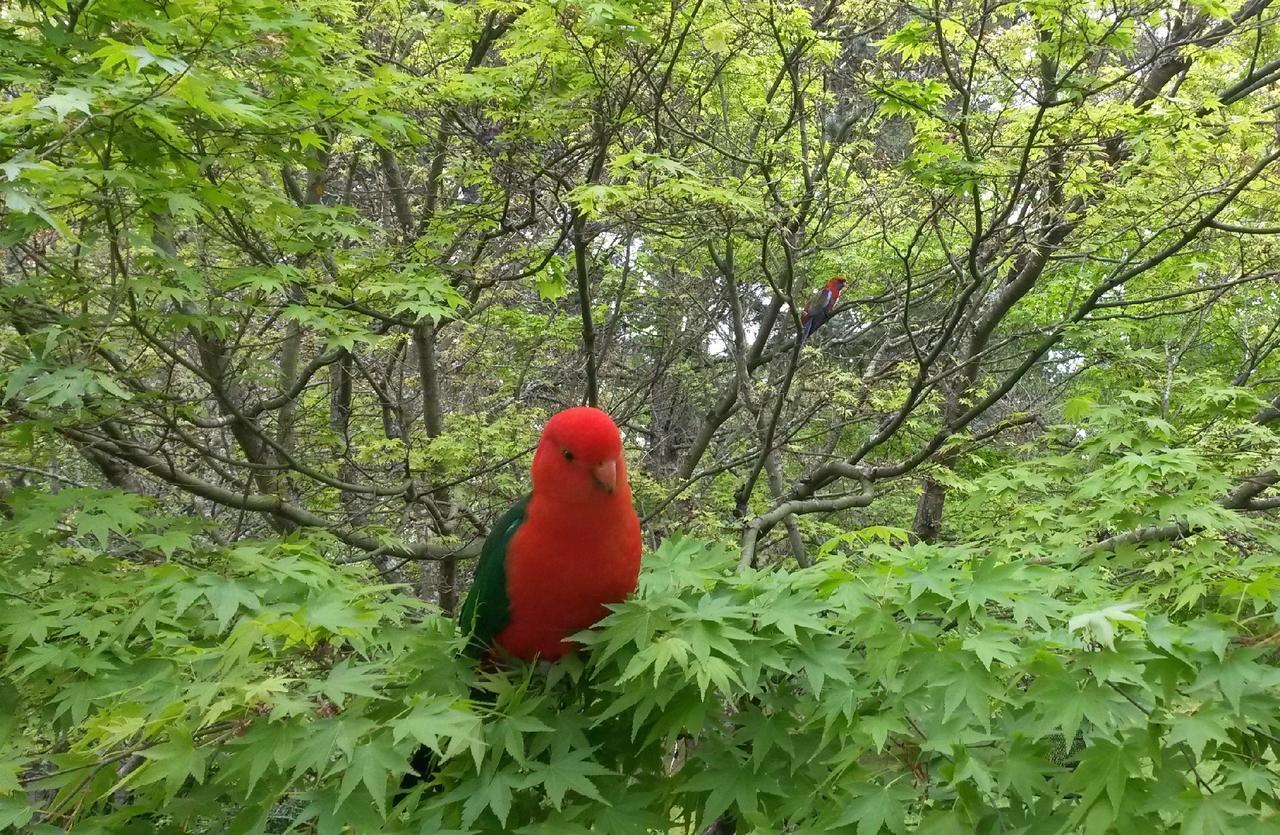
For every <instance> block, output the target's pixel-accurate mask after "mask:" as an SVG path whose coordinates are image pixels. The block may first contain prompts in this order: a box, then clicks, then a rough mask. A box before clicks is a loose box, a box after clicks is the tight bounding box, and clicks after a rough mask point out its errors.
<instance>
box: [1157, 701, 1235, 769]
mask: <svg viewBox="0 0 1280 835" xmlns="http://www.w3.org/2000/svg"><path fill="white" fill-rule="evenodd" d="M1227 720H1228V717H1227V715H1226V713H1224V712H1223V711H1222V710H1220V709H1219V708H1217V707H1216V706H1214V705H1206V706H1204V707H1202V708H1201V709H1200V710H1199V711H1198V712H1196V713H1192V714H1183V715H1177V716H1174V717H1173V719H1172V720H1170V722H1169V734H1168V737H1167V741H1168V743H1169V744H1170V745H1177V744H1179V743H1183V742H1185V743H1186V744H1187V745H1189V746H1190V747H1191V751H1192V752H1193V753H1194V754H1195V756H1196V759H1197V760H1198V759H1200V757H1201V756H1203V755H1204V749H1205V746H1206V745H1208V744H1209V743H1210V742H1230V741H1231V737H1230V735H1229V734H1228V733H1227V726H1228V723H1227Z"/></svg>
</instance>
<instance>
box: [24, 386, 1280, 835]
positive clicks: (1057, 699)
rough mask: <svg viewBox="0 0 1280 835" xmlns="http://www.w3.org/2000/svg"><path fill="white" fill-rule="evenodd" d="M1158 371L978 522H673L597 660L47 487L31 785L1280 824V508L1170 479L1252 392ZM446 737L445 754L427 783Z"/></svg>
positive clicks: (1064, 827)
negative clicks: (1213, 417) (1156, 393)
mask: <svg viewBox="0 0 1280 835" xmlns="http://www.w3.org/2000/svg"><path fill="white" fill-rule="evenodd" d="M1228 394H1229V392H1212V391H1210V392H1205V393H1204V394H1203V397H1202V398H1201V402H1202V403H1203V404H1204V406H1205V408H1206V409H1208V408H1209V406H1210V405H1211V404H1218V407H1219V408H1220V407H1221V401H1222V399H1223V398H1224V397H1227V396H1228ZM1132 400H1133V401H1134V402H1133V403H1132V404H1130V405H1126V406H1123V407H1105V408H1104V407H1094V408H1093V409H1092V410H1091V411H1090V414H1089V416H1088V418H1087V419H1086V420H1085V423H1084V424H1083V429H1082V431H1083V433H1084V436H1085V439H1084V440H1082V441H1079V442H1078V443H1076V444H1075V445H1074V446H1072V447H1071V448H1069V449H1067V450H1066V451H1064V452H1062V453H1061V454H1057V455H1053V456H1045V457H1038V458H1033V459H1029V460H1027V461H1025V462H1022V463H1015V464H1010V465H1007V466H1005V467H1003V468H1001V469H999V470H997V471H995V472H993V473H991V474H990V475H988V476H984V477H983V478H982V479H979V480H978V481H977V482H975V483H974V484H973V485H972V486H971V487H970V488H969V496H968V500H967V504H968V506H969V507H970V510H968V511H967V512H966V513H965V515H964V516H963V518H965V519H967V520H968V524H969V525H970V529H969V530H968V531H967V532H966V535H965V542H964V543H963V544H954V545H923V544H917V545H907V544H904V538H903V535H902V532H900V531H896V530H894V529H892V528H883V527H881V528H869V529H866V530H863V531H853V532H850V534H849V535H847V536H842V537H839V538H837V539H836V540H835V541H833V542H832V543H831V545H830V546H829V548H828V549H826V555H825V556H824V557H823V558H822V559H821V560H820V561H819V562H818V563H817V564H816V565H815V566H813V567H811V568H807V569H803V570H795V571H790V572H779V571H777V570H774V569H768V570H764V569H762V570H750V571H746V572H740V571H738V570H737V567H736V566H737V554H736V553H735V552H733V551H730V550H727V549H725V548H723V547H720V546H715V545H707V544H704V543H702V542H699V541H696V540H692V539H685V538H676V539H672V540H669V541H668V542H666V543H664V544H663V546H662V547H661V548H659V549H658V550H657V551H655V552H654V553H652V554H649V555H647V557H646V560H645V569H644V573H643V576H642V579H641V587H640V591H639V593H638V594H637V595H636V596H635V598H633V599H632V600H630V601H628V602H627V603H625V604H623V605H621V606H619V607H617V609H616V611H615V612H614V613H613V614H612V615H610V616H609V618H608V619H607V620H606V621H605V622H604V624H603V625H602V627H601V628H600V629H598V630H596V631H594V632H591V633H586V634H584V635H583V636H581V637H582V640H583V641H584V642H585V644H586V646H587V649H586V651H585V652H584V653H583V654H582V657H581V659H579V658H572V657H571V658H569V659H566V660H565V661H563V662H560V663H558V664H556V665H552V666H547V665H541V666H539V667H520V668H515V669H510V670H506V671H500V672H479V671H477V670H476V669H474V668H473V667H471V666H470V663H469V662H465V661H459V660H455V653H456V651H457V650H458V649H459V641H458V639H457V638H455V637H454V634H453V628H452V623H451V621H449V620H447V619H444V618H441V617H439V616H437V615H434V614H432V613H431V612H430V611H429V610H424V609H423V608H422V607H421V606H420V605H418V604H415V603H413V602H412V600H411V599H410V598H407V597H405V596H404V595H402V594H401V593H400V591H399V590H398V589H396V588H394V587H384V586H377V585H371V584H369V582H368V579H367V578H366V577H364V576H363V574H364V572H363V571H360V570H355V569H341V568H335V567H334V566H332V565H331V564H330V563H329V562H328V561H327V560H326V559H325V558H324V555H325V553H326V552H327V551H328V550H329V548H330V547H331V546H330V545H329V543H327V542H326V541H325V540H324V539H323V538H310V539H298V538H293V539H286V540H281V541H276V542H263V543H257V544H254V543H241V544H238V545H237V546H236V547H233V548H218V547H205V546H198V545H196V544H194V543H195V542H198V541H199V540H200V535H199V532H198V531H193V529H192V528H191V526H190V525H189V524H186V523H183V522H181V521H180V520H173V519H165V518H162V517H155V516H152V515H150V514H149V513H148V511H147V508H146V507H145V506H144V505H142V504H139V502H138V501H137V500H134V499H129V498H127V497H121V496H120V495H118V494H114V493H110V492H103V491H79V490H67V491H64V492H62V493H59V494H57V495H54V496H48V495H40V494H37V493H34V492H32V493H25V494H22V495H20V496H18V497H16V498H15V500H14V501H13V502H12V504H11V506H12V508H13V516H12V518H11V519H10V520H9V521H8V522H7V523H6V524H5V527H4V533H3V535H4V542H5V544H6V553H7V554H8V555H9V556H7V557H5V559H4V566H3V572H2V573H0V577H3V580H0V582H2V583H3V586H2V587H0V592H3V594H4V595H5V596H6V597H7V598H9V599H11V600H12V601H14V605H11V606H9V607H8V608H7V609H6V610H5V612H4V615H3V616H2V617H0V646H3V648H4V649H3V664H4V670H5V674H6V677H7V678H8V679H9V680H10V682H11V683H10V685H9V687H10V697H11V698H16V700H17V704H18V710H17V711H16V713H15V715H14V717H12V718H11V719H9V720H8V721H9V723H10V727H11V732H10V734H9V742H8V743H7V746H6V748H5V749H4V751H3V753H0V758H2V759H3V763H4V765H3V768H0V790H2V791H3V792H5V794H4V798H5V800H4V802H5V804H6V805H5V806H2V807H0V809H3V810H4V814H6V815H8V816H9V817H8V820H10V821H14V822H17V821H21V820H24V819H26V818H27V817H29V816H31V815H32V814H35V813H37V811H38V813H39V814H42V815H48V817H47V820H49V821H51V822H57V821H59V820H66V819H67V818H62V817H59V815H69V816H72V817H74V818H75V819H76V820H77V821H79V822H80V823H82V824H83V825H89V823H90V822H92V823H93V824H94V825H97V826H101V827H107V828H116V829H118V828H121V827H152V826H154V827H163V826H182V827H184V828H188V829H196V830H202V831H203V830H215V829H218V828H220V827H223V826H231V827H232V828H233V829H235V830H236V831H255V830H258V831H260V830H261V829H263V828H267V829H272V830H274V829H277V828H280V827H282V826H285V825H286V824H287V823H288V822H289V821H292V824H291V825H292V826H293V827H294V828H302V829H310V828H312V827H314V828H315V830H316V831H339V830H341V829H342V828H344V827H346V828H349V829H351V830H353V831H388V832H391V831H420V830H421V829H422V828H423V827H426V828H427V829H431V830H432V831H436V830H439V831H455V830H456V831H520V832H543V831H556V832H637V831H656V832H665V831H672V830H673V829H678V830H680V831H694V830H695V829H696V828H697V827H699V826H704V825H706V824H707V823H709V822H710V821H711V820H713V819H714V818H716V817H717V816H719V815H721V814H722V813H725V812H731V813H732V814H733V815H734V816H735V817H736V818H737V819H738V822H739V823H738V825H739V828H740V831H758V832H775V831H778V830H779V828H781V827H782V826H784V825H786V826H791V827H793V828H795V829H796V830H797V831H804V832H828V831H829V832H857V833H876V832H884V831H888V832H895V833H897V832H904V831H908V830H913V831H916V830H918V831H928V832H935V831H957V832H988V831H990V832H994V831H1027V832H1152V831H1181V832H1184V833H1201V832H1220V833H1232V832H1239V833H1245V832H1249V833H1254V832H1263V831H1273V830H1276V829H1277V828H1278V827H1280V818H1278V817H1277V812H1280V794H1278V793H1277V789H1280V766H1278V764H1277V763H1278V760H1277V757H1278V756H1280V665H1277V663H1276V649H1275V647H1276V636H1277V634H1280V579H1277V578H1280V534H1277V532H1276V531H1275V530H1274V525H1273V524H1271V523H1269V522H1265V521H1264V520H1262V519H1251V518H1247V517H1240V516H1231V517H1230V519H1228V517H1226V516H1224V513H1223V512H1219V511H1212V512H1210V511H1205V510H1204V509H1203V508H1202V512H1201V513H1200V514H1199V515H1195V514H1191V513H1190V512H1189V510H1188V507H1187V505H1186V504H1185V503H1179V504H1174V505H1170V504H1169V503H1168V502H1167V501H1164V500H1161V499H1159V496H1161V495H1167V494H1166V493H1165V491H1166V490H1168V491H1172V492H1175V493H1176V494H1178V495H1182V496H1187V497H1192V498H1195V497H1204V496H1211V495H1213V494H1214V490H1216V489H1217V488H1218V487H1219V486H1220V482H1221V481H1222V479H1223V478H1225V477H1226V476H1227V474H1228V473H1230V472H1231V470H1232V468H1233V467H1235V466H1243V465H1245V464H1246V463H1248V462H1249V460H1250V459H1251V457H1252V456H1253V454H1254V452H1253V451H1250V450H1249V449H1247V448H1246V449H1241V448H1240V447H1239V444H1237V447H1236V454H1235V458H1234V460H1233V459H1231V458H1230V457H1228V456H1225V455H1222V454H1219V455H1218V457H1216V458H1214V457H1211V456H1209V455H1207V454H1206V453H1207V451H1208V450H1210V449H1214V448H1218V449H1219V450H1221V448H1222V444H1223V438H1225V437H1228V436H1231V437H1235V438H1236V439H1237V441H1239V439H1240V436H1239V431H1240V430H1239V428H1238V427H1239V424H1237V428H1236V429H1232V428H1231V427H1230V426H1227V425H1222V426H1219V427H1217V428H1215V429H1213V430H1212V431H1209V432H1205V431H1200V430H1196V431H1193V432H1190V433H1189V435H1190V436H1191V437H1188V438H1187V439H1185V440H1183V439H1178V438H1174V437H1172V436H1171V435H1170V430H1169V428H1168V427H1167V425H1166V424H1165V423H1163V422H1162V421H1160V420H1156V419H1147V418H1146V417H1144V415H1146V414H1148V412H1146V409H1147V408H1148V406H1147V403H1146V400H1147V399H1146V398H1144V397H1141V396H1137V397H1135V398H1132ZM1252 405H1253V404H1252V403H1249V402H1247V401H1246V402H1244V403H1243V404H1242V405H1240V406H1237V407H1236V410H1237V413H1243V412H1245V411H1247V409H1248V407H1252ZM1262 443H1263V442H1262V439H1261V438H1260V437H1259V438H1257V439H1255V440H1254V442H1253V445H1254V447H1256V448H1257V451H1259V452H1262V451H1265V452H1266V453H1267V454H1272V453H1273V452H1274V449H1273V448H1272V447H1270V446H1265V450H1264V447H1263V446H1259V444H1262ZM1086 474H1088V475H1086ZM1094 478H1097V479H1102V480H1105V481H1107V482H1108V483H1109V484H1110V485H1111V489H1110V490H1108V491H1102V492H1099V491H1097V490H1095V489H1094V488H1093V487H1092V479H1094ZM1015 487H1016V489H1018V490H1020V491H1021V492H1020V493H1019V494H1018V495H1019V496H1020V498H1019V500H1018V501H1017V502H1016V503H1013V504H1010V503H1009V496H1010V495H1011V494H1010V490H1012V489H1015ZM1153 497H1154V498H1153ZM1188 501H1190V499H1189V500H1188ZM1067 508H1072V509H1073V510H1072V511H1071V512H1068V510H1067ZM1010 512H1012V513H1013V514H1014V515H1013V516H1012V519H1014V520H1015V521H1016V524H1013V525H1010V524H1008V520H1009V519H1010V518H1011V517H1010V516H1009V514H1010ZM1171 518H1173V519H1183V520H1186V521H1188V522H1189V523H1190V524H1191V525H1193V526H1194V529H1193V532H1192V533H1191V534H1190V535H1189V536H1188V537H1187V538H1184V539H1182V540H1180V541H1172V542H1158V543H1150V544H1144V545H1133V546H1128V547H1127V549H1126V550H1123V551H1116V552H1115V553H1114V556H1112V555H1111V552H1105V553H1102V554H1099V553H1096V552H1091V551H1089V550H1088V547H1087V546H1088V543H1089V542H1090V541H1092V540H1095V539H1096V537H1097V535H1096V533H1095V531H1096V529H1097V528H1098V527H1099V526H1104V525H1107V524H1114V523H1123V524H1124V525H1126V526H1129V525H1137V524H1160V523H1163V522H1166V521H1168V520H1169V519H1171ZM984 519H990V520H991V521H989V522H984V521H982V520H984ZM997 519H1000V520H1004V523H1003V524H996V520H997ZM193 533H194V534H195V536H194V538H193ZM1072 537H1074V538H1075V543H1076V544H1075V545H1074V546H1072V545H1070V544H1069V540H1070V539H1071V538H1072ZM107 542H111V543H112V544H113V547H114V548H115V550H116V552H117V553H118V554H123V555H122V556H114V557H109V556H105V555H104V554H103V553H102V545H103V544H104V543H107ZM122 542H133V543H135V544H134V545H132V546H130V548H128V549H126V550H124V551H121V550H120V544H121V543H122ZM76 543H80V544H76ZM144 543H145V544H144ZM419 744H424V745H429V746H431V747H432V748H434V749H435V750H437V751H439V752H440V754H441V756H442V759H443V763H442V765H441V768H440V771H439V772H438V774H437V775H436V783H435V784H434V786H433V787H431V788H423V787H420V788H418V789H415V790H414V791H413V792H412V793H411V794H410V795H409V796H408V797H406V798H404V800H403V801H402V802H401V803H400V804H399V805H394V804H393V798H394V787H395V785H396V784H397V783H398V778H399V776H400V775H401V774H402V773H403V772H404V771H405V770H406V769H407V768H408V758H409V755H410V753H411V752H412V750H413V749H414V748H415V747H416V746H418V745H419ZM19 787H21V789H20V788H19ZM437 787H438V788H437ZM22 790H26V791H27V792H28V793H29V794H26V795H24V794H23V792H22ZM28 798H30V799H31V800H32V801H34V806H29V805H28ZM131 831H132V830H131Z"/></svg>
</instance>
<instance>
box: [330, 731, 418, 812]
mask: <svg viewBox="0 0 1280 835" xmlns="http://www.w3.org/2000/svg"><path fill="white" fill-rule="evenodd" d="M408 769H409V760H408V755H407V754H405V753H404V752H397V751H396V749H395V746H394V745H392V743H391V741H390V740H389V739H387V738H386V737H385V736H382V737H378V738H375V739H374V740H372V741H370V742H367V743H364V744H362V745H358V746H356V749H355V752H354V753H353V754H352V755H351V762H350V764H348V765H347V770H346V773H344V774H343V775H342V786H341V787H340V788H339V789H338V804H337V805H341V804H342V801H344V800H346V798H347V796H348V795H350V794H351V791H352V790H353V789H354V788H355V787H356V786H357V785H359V784H360V783H364V785H365V788H367V789H368V790H369V794H370V795H371V796H372V797H373V802H374V803H375V804H377V806H378V809H379V810H381V811H382V812H384V813H385V812H386V801H387V778H388V777H389V776H392V775H394V776H396V777H398V776H400V775H401V774H404V773H405V772H406V771H407V770H408Z"/></svg>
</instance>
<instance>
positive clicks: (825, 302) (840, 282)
mask: <svg viewBox="0 0 1280 835" xmlns="http://www.w3.org/2000/svg"><path fill="white" fill-rule="evenodd" d="M843 289H844V276H842V275H838V276H835V277H834V278H832V279H831V280H830V281H828V282H827V283H826V284H824V285H822V289H821V290H819V291H818V292H816V293H814V294H813V297H812V298H810V299H809V301H808V303H807V304H805V306H804V312H803V313H801V314H800V345H801V347H803V346H804V343H805V342H807V341H809V337H810V336H812V335H813V332H814V331H816V330H817V329H818V328H820V327H822V325H823V324H824V323H825V322H826V321H827V319H830V318H831V310H832V308H834V307H835V306H836V302H837V301H839V300H840V291H841V290H843Z"/></svg>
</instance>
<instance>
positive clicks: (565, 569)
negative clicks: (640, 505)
mask: <svg viewBox="0 0 1280 835" xmlns="http://www.w3.org/2000/svg"><path fill="white" fill-rule="evenodd" d="M532 476H533V490H532V493H531V494H530V495H529V496H528V497H527V498H525V499H523V500H521V501H520V502H518V503H517V504H516V506H515V507H513V508H511V510H509V511H507V512H506V513H505V514H504V515H503V516H502V517H501V518H500V519H499V520H498V522H497V523H496V524H495V525H494V526H493V530H492V531H491V532H490V533H489V537H488V538H487V539H486V540H485V543H484V547H483V549H482V550H481V553H480V562H479V564H478V565H477V567H476V576H475V581H474V582H473V583H472V584H471V591H470V592H469V593H468V594H467V599H466V602H464V603H463V604H462V611H461V613H460V614H459V622H460V624H461V625H462V628H463V629H464V630H466V631H467V632H468V633H469V634H470V635H471V643H470V644H469V645H468V649H469V651H470V652H472V653H474V654H480V653H483V652H485V651H486V650H488V651H494V650H496V651H497V654H499V655H501V654H506V655H509V656H513V657H515V658H521V659H525V660H530V661H531V660H533V659H535V658H540V659H543V660H548V661H552V660H555V659H557V658H559V657H560V656H562V655H564V654H565V653H567V652H571V651H572V650H573V649H574V648H575V645H574V643H573V642H572V641H570V640H569V636H570V635H573V634H574V633H575V632H580V631H582V630H584V629H588V628H590V627H591V626H593V625H595V623H596V622H597V621H599V620H600V619H601V618H603V617H604V616H605V615H607V614H608V610H607V609H606V608H605V606H606V605H607V604H610V603H620V602H622V601H623V600H624V599H626V597H627V596H628V595H630V594H631V593H632V592H634V591H635V589H636V581H637V579H638V577H639V574H640V551H641V540H640V520H639V519H638V518H637V517H636V512H635V509H634V508H633V507H632V505H631V487H630V486H629V485H628V484H627V464H626V461H625V459H624V458H623V456H622V436H621V435H620V434H619V432H618V427H617V426H615V425H614V423H613V421H612V420H611V419H610V418H609V416H608V415H607V414H605V413H604V412H602V411H600V410H599V409H593V408H591V407H589V406H580V407H577V408H573V409H566V410H564V411H563V412H559V413H558V414H556V415H554V416H552V418H551V420H549V421H547V425H546V427H545V428H544V429H543V430H542V438H541V439H540V440H539V441H538V448H537V451H536V452H535V453H534V455H533V473H532Z"/></svg>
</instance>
